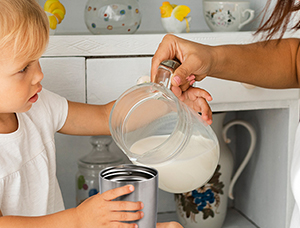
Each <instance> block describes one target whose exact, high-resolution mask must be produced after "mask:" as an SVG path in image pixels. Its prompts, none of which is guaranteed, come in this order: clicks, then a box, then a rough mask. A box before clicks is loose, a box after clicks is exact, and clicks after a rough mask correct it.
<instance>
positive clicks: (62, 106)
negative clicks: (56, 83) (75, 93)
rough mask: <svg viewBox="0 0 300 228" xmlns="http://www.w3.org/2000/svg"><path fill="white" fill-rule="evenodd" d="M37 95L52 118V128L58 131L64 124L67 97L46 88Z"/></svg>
mask: <svg viewBox="0 0 300 228" xmlns="http://www.w3.org/2000/svg"><path fill="white" fill-rule="evenodd" d="M39 96H40V98H41V100H42V102H43V104H44V106H45V108H46V109H47V111H48V113H49V115H50V117H51V118H52V123H53V130H54V131H59V130H60V129H61V128H62V127H63V126H64V124H65V122H66V119H67V116H68V101H67V99H66V98H64V97H62V96H60V95H58V94H55V93H53V92H50V91H49V90H46V89H43V90H42V92H41V93H40V94H39Z"/></svg>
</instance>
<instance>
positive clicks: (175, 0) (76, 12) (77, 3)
mask: <svg viewBox="0 0 300 228" xmlns="http://www.w3.org/2000/svg"><path fill="white" fill-rule="evenodd" d="M233 1H234V0H233ZM249 1H250V2H251V4H250V6H251V8H252V9H254V10H255V15H256V17H257V16H259V13H260V12H261V11H262V9H263V7H264V6H265V3H266V1H267V0H249ZM39 2H40V4H41V5H42V6H43V5H44V3H45V2H46V0H39ZM60 2H61V3H62V4H63V5H64V6H65V8H66V11H67V13H66V17H65V19H64V20H63V22H62V23H61V24H60V25H58V27H57V31H56V34H89V33H90V32H89V30H88V29H87V28H86V26H85V22H84V8H85V5H86V2H87V0H60ZM162 2H164V0H139V3H140V10H141V13H142V23H141V26H140V28H139V30H138V31H137V33H164V32H165V31H164V29H163V27H162V25H161V22H160V9H159V7H160V6H161V5H162ZM169 2H170V3H172V4H181V5H187V6H189V7H190V8H191V12H190V14H189V15H190V16H191V17H192V21H191V32H200V31H201V32H209V31H210V29H209V28H208V26H207V25H206V23H205V19H204V16H203V9H202V2H203V0H169ZM273 2H274V1H273ZM259 18H260V17H259ZM259 18H257V19H255V20H254V21H253V22H251V23H250V24H248V25H246V26H244V27H243V28H242V30H247V31H249V30H255V29H256V28H257V26H258V25H259V22H260V19H259Z"/></svg>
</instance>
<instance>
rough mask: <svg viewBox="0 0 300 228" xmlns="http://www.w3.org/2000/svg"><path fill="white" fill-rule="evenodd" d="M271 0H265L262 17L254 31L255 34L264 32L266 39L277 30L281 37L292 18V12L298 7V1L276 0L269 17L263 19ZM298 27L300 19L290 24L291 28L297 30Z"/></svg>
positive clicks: (299, 26) (299, 6)
mask: <svg viewBox="0 0 300 228" xmlns="http://www.w3.org/2000/svg"><path fill="white" fill-rule="evenodd" d="M270 4H271V0H268V1H267V4H266V6H265V8H264V10H263V18H262V22H261V24H260V26H259V28H258V30H257V31H256V34H258V33H262V32H266V39H267V40H270V39H271V38H272V37H273V36H274V35H275V34H277V33H278V32H279V34H280V36H279V38H280V39H281V38H282V37H283V34H284V33H285V32H286V31H287V29H288V24H289V22H290V20H291V18H292V15H293V13H294V12H296V11H298V10H299V9H300V4H299V2H298V1H297V2H296V1H295V0H277V3H276V5H275V7H274V10H273V12H272V14H271V16H270V17H269V19H267V20H266V21H264V20H265V17H266V15H267V12H268V10H269V8H270ZM299 28H300V21H298V22H297V23H296V24H295V25H292V28H291V29H292V30H297V29H299Z"/></svg>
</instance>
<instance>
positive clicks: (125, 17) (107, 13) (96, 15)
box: [84, 0, 142, 34]
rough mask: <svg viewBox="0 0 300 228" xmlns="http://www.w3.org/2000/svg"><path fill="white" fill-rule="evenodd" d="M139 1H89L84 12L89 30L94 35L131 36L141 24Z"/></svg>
mask: <svg viewBox="0 0 300 228" xmlns="http://www.w3.org/2000/svg"><path fill="white" fill-rule="evenodd" d="M141 18H142V15H141V12H140V8H139V4H138V0H88V1H87V3H86V6H85V10H84V19H85V24H86V26H87V28H88V29H89V30H90V32H91V33H93V34H131V33H135V32H136V30H138V28H139V27H140V24H141Z"/></svg>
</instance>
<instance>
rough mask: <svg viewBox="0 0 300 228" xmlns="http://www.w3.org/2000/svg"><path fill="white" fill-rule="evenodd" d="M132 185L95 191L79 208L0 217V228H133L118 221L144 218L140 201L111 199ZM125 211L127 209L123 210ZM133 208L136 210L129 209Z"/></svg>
mask: <svg viewBox="0 0 300 228" xmlns="http://www.w3.org/2000/svg"><path fill="white" fill-rule="evenodd" d="M133 190H134V187H133V186H132V185H127V186H123V187H120V188H115V189H112V190H109V191H106V192H104V193H103V194H96V195H94V196H92V197H90V198H88V199H87V200H85V201H84V202H82V203H81V204H80V205H79V206H78V207H76V208H72V209H68V210H65V211H61V212H58V213H54V214H51V215H46V216H39V217H22V216H2V217H0V227H1V228H61V227H64V228H82V227H84V228H94V227H101V228H114V227H124V228H136V227H137V226H136V224H126V223H121V222H119V221H135V220H139V219H141V218H142V217H143V212H141V211H140V210H141V209H142V208H143V204H142V203H141V202H129V201H126V202H125V201H112V200H113V199H115V198H117V197H119V196H122V195H126V194H129V193H131V192H132V191H133ZM125 211H126V212H125ZM128 211H136V212H128Z"/></svg>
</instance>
